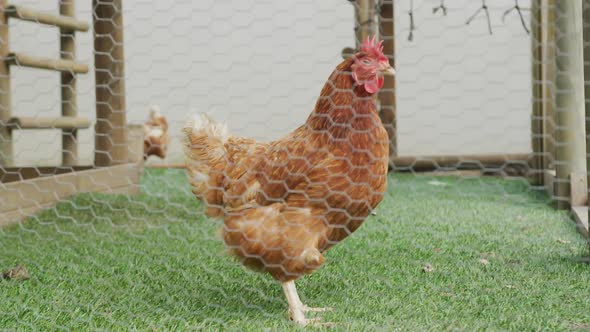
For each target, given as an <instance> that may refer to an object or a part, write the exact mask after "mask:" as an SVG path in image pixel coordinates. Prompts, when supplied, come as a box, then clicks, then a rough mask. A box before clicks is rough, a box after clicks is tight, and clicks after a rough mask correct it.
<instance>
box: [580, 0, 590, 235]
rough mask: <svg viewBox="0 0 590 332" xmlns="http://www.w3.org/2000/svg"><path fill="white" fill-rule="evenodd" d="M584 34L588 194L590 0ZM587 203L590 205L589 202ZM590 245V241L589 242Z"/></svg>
mask: <svg viewBox="0 0 590 332" xmlns="http://www.w3.org/2000/svg"><path fill="white" fill-rule="evenodd" d="M582 11H583V13H582V16H583V17H582V20H583V36H584V95H585V99H586V103H585V105H584V106H585V114H586V123H585V128H586V185H588V187H587V188H586V195H588V192H589V191H590V1H584V2H583V5H582ZM586 205H589V204H588V203H587V204H586ZM585 216H586V219H585V220H586V230H588V218H589V216H588V211H586V213H585ZM589 245H590V243H589Z"/></svg>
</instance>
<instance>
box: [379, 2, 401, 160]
mask: <svg viewBox="0 0 590 332" xmlns="http://www.w3.org/2000/svg"><path fill="white" fill-rule="evenodd" d="M379 13H380V14H379V32H380V39H381V40H383V53H384V54H385V55H386V56H387V58H388V59H389V63H390V64H391V66H392V67H394V68H395V33H394V8H393V0H384V1H382V2H381V7H380V10H379ZM384 78H385V81H384V84H383V89H381V91H380V92H379V101H380V112H379V116H380V117H381V122H382V123H383V126H384V127H385V130H387V134H388V135H389V158H390V160H392V158H393V157H395V156H397V135H396V133H397V130H396V129H397V120H396V94H395V92H396V89H395V76H393V75H390V74H387V75H385V77H384ZM390 163H391V162H390Z"/></svg>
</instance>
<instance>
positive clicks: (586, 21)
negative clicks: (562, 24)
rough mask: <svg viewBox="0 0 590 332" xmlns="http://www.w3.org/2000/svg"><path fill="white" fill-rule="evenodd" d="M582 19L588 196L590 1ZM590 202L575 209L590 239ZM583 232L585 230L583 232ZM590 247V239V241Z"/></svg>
mask: <svg viewBox="0 0 590 332" xmlns="http://www.w3.org/2000/svg"><path fill="white" fill-rule="evenodd" d="M582 6H583V7H582V11H583V13H582V21H583V36H584V95H585V114H586V122H585V127H586V128H585V129H586V188H585V189H586V198H588V192H590V1H583V5H582ZM589 203H590V202H588V201H586V204H585V205H586V209H585V210H583V209H582V210H580V211H578V213H576V211H575V210H574V215H577V216H578V217H577V218H576V221H577V224H578V228H581V229H583V230H585V231H586V238H588V239H590V230H589V228H588V220H589V219H590V215H589V212H588V211H589V209H588V205H590V204H589ZM582 233H583V232H582ZM588 248H589V249H590V241H589V242H588Z"/></svg>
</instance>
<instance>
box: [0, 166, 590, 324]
mask: <svg viewBox="0 0 590 332" xmlns="http://www.w3.org/2000/svg"><path fill="white" fill-rule="evenodd" d="M433 179H434V180H436V181H438V182H443V183H444V185H433V184H431V183H429V182H430V181H432V180H433ZM143 192H144V193H143V194H141V195H139V196H136V197H127V196H108V195H98V194H83V195H78V196H76V197H73V198H72V199H71V200H68V201H65V202H62V203H60V204H59V205H58V206H57V207H56V208H55V209H51V210H48V211H45V212H43V213H42V214H40V215H39V216H38V217H35V218H32V219H30V220H29V221H27V222H26V223H24V224H21V225H18V226H14V227H9V228H4V229H0V253H1V255H0V267H2V268H7V267H11V266H13V265H15V264H17V263H22V264H24V265H26V266H27V267H28V269H29V271H30V272H31V276H32V278H31V279H30V280H28V281H24V282H16V281H0V296H1V299H0V329H7V330H20V329H22V330H29V329H33V328H34V329H37V330H58V329H66V330H95V329H106V330H130V329H137V330H150V329H155V330H181V331H182V330H188V329H191V330H193V329H204V330H219V329H224V330H225V329H227V330H235V331H259V330H273V331H274V330H290V329H297V327H295V326H293V325H292V324H291V323H290V322H289V321H288V320H287V315H286V310H287V305H286V301H285V299H284V297H283V294H282V291H281V288H280V286H279V285H278V284H277V283H276V282H274V281H273V280H272V279H271V278H270V277H269V276H268V275H262V274H257V273H253V272H249V271H246V270H244V269H243V268H242V267H241V266H240V265H238V264H236V263H235V262H234V261H233V260H232V259H230V258H229V257H227V256H225V254H224V249H223V245H222V243H221V241H220V240H219V238H218V235H217V230H218V228H219V226H220V222H219V221H210V220H206V219H205V218H203V216H202V214H201V210H200V205H199V203H198V202H196V201H195V200H194V199H193V197H192V196H191V194H190V191H189V188H188V186H187V184H186V181H185V176H184V173H183V172H182V171H178V170H151V171H148V172H147V173H146V174H145V175H144V178H143ZM585 255H587V244H586V242H584V241H583V240H582V239H581V237H580V236H579V235H578V234H577V233H576V231H575V229H574V226H573V224H572V223H571V222H570V221H569V220H568V219H567V216H566V215H565V214H564V213H563V212H558V211H555V210H554V209H552V208H551V207H549V206H548V204H547V198H546V197H544V196H543V195H539V194H537V193H535V192H533V191H531V190H528V186H527V185H526V184H524V183H522V182H521V181H509V180H501V179H495V178H484V179H460V178H453V177H438V178H432V177H427V176H413V175H395V176H393V177H392V178H390V191H389V194H388V195H387V196H386V198H385V199H384V201H383V202H382V204H381V205H380V206H379V207H378V215H377V216H374V217H370V218H369V219H368V220H367V221H366V223H365V224H364V225H363V226H362V227H361V228H360V229H359V230H358V231H357V232H356V233H355V234H354V235H353V236H351V237H350V238H348V239H346V240H345V241H344V242H343V243H341V244H340V245H338V246H336V247H335V248H334V249H332V250H330V251H329V252H328V253H327V255H326V256H327V257H326V258H327V263H326V265H325V266H324V267H322V268H321V269H320V270H319V271H317V272H316V273H314V274H313V275H311V276H308V277H304V278H302V279H301V280H300V281H298V288H299V292H300V294H301V296H302V299H303V300H304V302H306V303H307V304H309V305H312V306H332V307H335V308H336V311H334V312H330V313H326V314H324V315H323V316H324V319H325V320H327V321H331V322H335V323H337V324H338V325H337V327H336V329H337V330H338V329H341V330H349V331H364V330H387V331H391V330H404V331H423V330H434V331H439V330H468V331H472V330H514V331H529V330H530V331H532V330H539V329H543V330H564V331H565V330H575V329H580V330H582V329H586V330H587V329H590V315H589V312H590V266H588V265H586V264H584V263H581V262H580V261H581V260H582V259H581V258H582V257H584V256H585ZM482 258H485V259H487V260H488V261H489V264H487V265H485V264H482V263H480V262H479V260H480V259H482ZM425 264H431V265H432V267H433V269H434V271H432V272H429V273H425V272H423V270H422V268H423V266H424V265H425Z"/></svg>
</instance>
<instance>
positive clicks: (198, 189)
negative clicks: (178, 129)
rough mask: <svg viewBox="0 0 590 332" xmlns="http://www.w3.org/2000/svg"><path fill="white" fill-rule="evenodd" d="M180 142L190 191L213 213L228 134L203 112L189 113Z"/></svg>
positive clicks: (217, 202) (217, 203)
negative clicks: (197, 113)
mask: <svg viewBox="0 0 590 332" xmlns="http://www.w3.org/2000/svg"><path fill="white" fill-rule="evenodd" d="M182 133H183V134H182V145H183V150H184V154H185V157H186V168H187V170H188V174H189V181H190V183H191V185H192V187H193V193H194V194H195V195H196V196H197V197H198V198H200V199H202V200H203V201H204V202H205V203H206V204H207V205H208V206H209V209H208V210H207V211H208V212H207V214H209V215H211V214H213V215H216V214H217V213H216V212H215V211H214V210H216V208H215V206H220V205H221V204H222V197H223V193H222V192H221V185H222V183H223V176H224V174H223V173H224V169H225V163H226V154H227V150H226V148H225V143H226V142H227V140H228V137H229V134H228V129H227V126H226V125H225V124H222V123H218V122H216V121H215V120H213V119H212V118H211V117H210V116H209V115H207V114H199V115H194V116H192V117H191V118H190V119H189V120H188V121H187V122H186V124H185V126H184V127H183V128H182Z"/></svg>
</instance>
